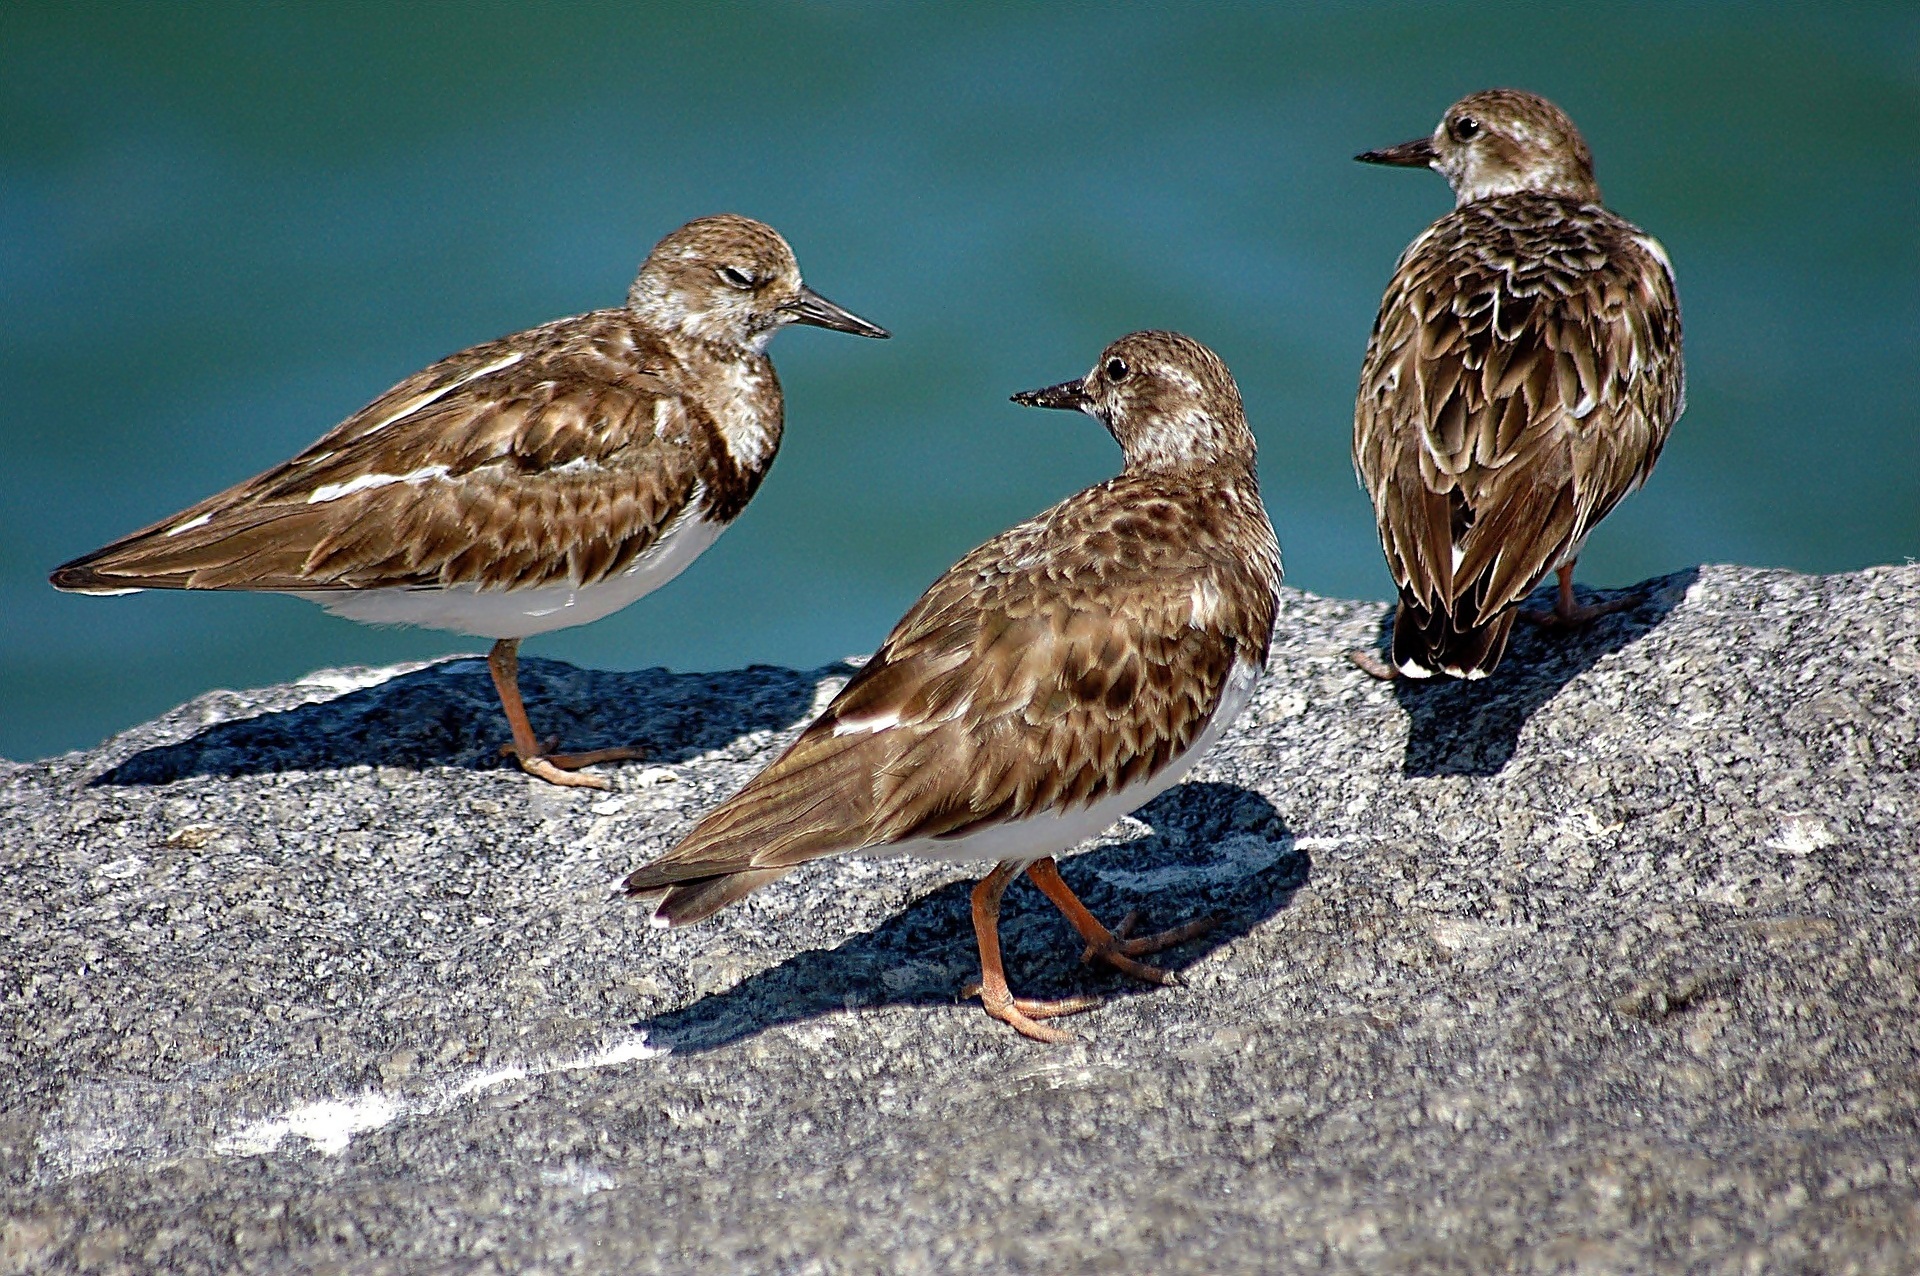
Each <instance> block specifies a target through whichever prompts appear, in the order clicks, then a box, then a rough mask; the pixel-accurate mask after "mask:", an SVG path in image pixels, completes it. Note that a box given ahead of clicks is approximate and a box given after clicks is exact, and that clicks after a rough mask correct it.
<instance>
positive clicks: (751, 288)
mask: <svg viewBox="0 0 1920 1276" xmlns="http://www.w3.org/2000/svg"><path fill="white" fill-rule="evenodd" d="M627 307H628V308H629V309H630V310H632V311H633V312H634V313H635V314H636V315H638V316H639V317H640V318H641V319H642V320H643V321H645V322H646V323H648V324H649V325H651V326H653V327H655V328H658V329H661V330H663V331H667V332H678V333H681V334H683V335H685V336H688V337H693V338H695V339H697V340H700V341H705V342H708V343H710V344H712V345H717V346H721V347H724V348H728V349H742V350H751V351H754V352H755V353H758V352H760V351H762V350H765V349H766V347H767V342H768V341H770V340H772V339H773V334H774V333H776V332H778V331H779V330H780V329H781V328H783V327H785V326H786V325H787V324H790V323H809V324H814V325H816V326H818V327H821V328H834V329H837V330H839V331H841V332H852V333H856V334H858V335H860V336H862V337H884V336H886V335H887V330H886V329H885V328H882V327H880V326H879V325H878V324H873V323H868V322H867V321H866V320H865V319H862V318H861V317H860V316H858V315H856V314H854V313H853V312H852V311H849V310H843V309H842V308H841V307H839V306H836V305H834V304H833V303H832V302H831V301H828V300H827V299H826V298H825V297H822V296H821V295H820V294H819V293H817V292H815V291H814V290H813V289H811V288H809V287H807V285H806V284H805V283H804V282H802V280H801V278H800V263H799V262H798V261H797V260H795V258H794V255H793V249H791V248H789V247H788V246H787V241H786V240H785V239H783V238H781V236H780V232H779V231H777V230H775V229H774V228H773V227H771V226H769V225H767V224H766V223H764V222H757V221H754V220H753V219H752V218H751V217H741V216H738V215H737V214H734V213H722V214H720V215H719V216H717V217H701V218H698V219H697V220H694V221H690V222H688V223H687V224H686V225H684V226H682V227H681V228H680V229H679V230H676V231H674V232H673V233H672V234H671V235H668V236H667V237H666V238H665V239H663V240H661V241H660V242H659V243H657V244H655V245H654V246H653V251H652V252H650V253H648V254H647V259H646V261H644V262H643V263H641V266H640V274H639V277H638V278H636V279H635V280H634V281H633V287H632V288H631V289H629V290H628V292H627Z"/></svg>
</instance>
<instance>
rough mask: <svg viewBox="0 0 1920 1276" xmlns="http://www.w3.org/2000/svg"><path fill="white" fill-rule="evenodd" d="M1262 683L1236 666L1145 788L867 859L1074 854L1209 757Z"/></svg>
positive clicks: (883, 849)
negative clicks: (1180, 748)
mask: <svg viewBox="0 0 1920 1276" xmlns="http://www.w3.org/2000/svg"><path fill="white" fill-rule="evenodd" d="M1259 680H1260V667H1259V666H1258V665H1255V664H1250V663H1246V662H1241V663H1236V664H1235V665H1234V667H1233V671H1232V672H1231V673H1229V674H1228V675H1227V684H1226V686H1225V687H1224V688H1222V690H1221V694H1220V705H1219V707H1218V708H1217V709H1215V710H1214V711H1213V717H1212V718H1210V719H1208V721H1207V725H1206V726H1205V727H1203V728H1202V729H1201V731H1200V735H1199V737H1198V738H1197V739H1195V740H1194V742H1193V744H1192V746H1191V747H1190V748H1188V749H1187V751H1186V752H1185V753H1182V754H1180V755H1179V756H1178V757H1176V758H1174V759H1173V761H1171V762H1169V763H1168V764H1167V765H1166V766H1165V767H1164V768H1163V769H1162V770H1161V771H1160V773H1159V774H1158V775H1155V776H1153V777H1151V778H1149V779H1147V780H1145V781H1143V782H1141V783H1139V784H1135V785H1132V786H1131V787H1129V788H1125V789H1121V790H1120V791H1119V792H1117V793H1111V794H1108V795H1107V796H1106V797H1104V798H1101V799H1100V800H1099V801H1098V802H1095V803H1094V804H1093V805H1092V806H1085V807H1075V808H1072V809H1070V810H1066V811H1048V812H1046V813H1044V814H1041V815H1035V816H1030V817H1029V818H1027V819H1024V820H1018V821H1015V822H1013V823H1010V824H998V825H995V826H993V827H992V828H985V829H981V830H980V831H978V832H976V833H969V834H967V835H966V836H965V837H958V838H950V839H949V838H930V837H929V838H917V839H915V840H914V841H911V842H894V843H892V844H889V845H885V846H870V847H867V848H866V849H865V850H863V851H861V852H860V854H862V855H916V856H919V857H920V858H922V859H933V860H953V861H991V862H994V863H999V862H1001V861H1003V860H1018V861H1021V862H1023V863H1032V862H1033V861H1034V860H1038V859H1045V858H1046V857H1047V856H1049V855H1058V854H1060V853H1061V852H1063V851H1067V850H1071V849H1072V848H1073V847H1075V846H1078V845H1079V844H1080V843H1082V842H1084V841H1086V840H1087V839H1088V838H1090V837H1097V836H1099V835H1100V834H1101V833H1102V832H1104V831H1105V830H1106V829H1107V827H1108V826H1109V825H1111V824H1112V823H1113V822H1114V821H1115V820H1117V819H1119V818H1120V817H1121V816H1123V815H1126V814H1128V813H1129V812H1131V811H1134V810H1137V809H1139V808H1140V807H1143V806H1145V805H1146V804H1147V803H1149V802H1151V801H1153V799H1155V798H1157V797H1159V796H1160V795H1161V794H1162V793H1165V792H1166V791H1167V790H1168V789H1170V788H1172V787H1173V786H1174V785H1176V784H1178V783H1180V781H1182V780H1184V779H1186V777H1187V772H1189V771H1191V770H1193V767H1194V764H1195V763H1196V762H1198V761H1199V760H1200V759H1201V758H1202V757H1204V756H1205V755H1206V752H1207V750H1208V749H1211V748H1212V747H1213V746H1214V743H1215V742H1216V741H1217V740H1219V739H1220V735H1221V733H1222V732H1224V731H1225V730H1226V729H1227V727H1228V726H1230V725H1231V724H1232V723H1233V720H1234V719H1235V718H1237V717H1239V716H1240V712H1241V710H1243V709H1245V708H1246V707H1247V701H1249V700H1250V699H1252V698H1253V687H1254V684H1255V683H1256V682H1258V681H1259Z"/></svg>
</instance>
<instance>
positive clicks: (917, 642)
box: [626, 332, 1280, 1041]
mask: <svg viewBox="0 0 1920 1276" xmlns="http://www.w3.org/2000/svg"><path fill="white" fill-rule="evenodd" d="M1013 397H1014V401H1015V402H1017V403H1022V404H1027V405H1031V406H1034V407H1045V408H1077V409H1079V410H1080V411H1082V412H1086V413H1088V414H1090V415H1092V416H1094V417H1097V418H1098V419H1099V420H1100V421H1101V422H1102V423H1103V424H1104V425H1105V426H1106V427H1107V429H1108V431H1110V432H1111V433H1112V434H1113V436H1114V438H1115V439H1116V440H1117V441H1118V442H1119V444H1120V448H1121V451H1122V452H1123V453H1124V454H1125V458H1126V463H1125V468H1124V469H1123V470H1122V471H1121V473H1120V475H1119V476H1118V477H1117V478H1113V479H1109V480H1108V481H1106V482H1104V483H1100V484H1097V485H1096V486H1093V487H1090V488H1088V489H1087V490H1085V491H1084V492H1081V493H1079V494H1078V495H1076V496H1072V497H1069V498H1068V499H1067V500H1064V501H1062V502H1060V503H1059V504H1058V505H1055V506H1054V507H1053V508H1051V509H1049V510H1047V511H1046V512H1045V513H1043V514H1040V515H1039V516H1038V517H1036V518H1033V519H1030V520H1028V521H1027V522H1024V523H1021V524H1020V525H1019V526H1017V527H1014V528H1012V529H1010V530H1008V531H1006V532H1003V533H1001V534H1000V535H999V536H996V537H995V538H994V539H992V540H990V541H988V542H987V543H986V544H985V545H982V546H981V547H980V548H978V549H976V550H974V551H973V552H972V553H970V554H968V555H967V556H966V557H965V558H963V559H961V560H960V561H959V562H958V563H956V564H955V565H954V566H953V568H952V569H951V570H949V571H948V572H947V574H946V575H944V576H942V577H941V578H940V579H939V580H938V581H936V582H934V585H933V587H932V588H931V589H929V590H927V592H926V593H925V594H923V595H922V596H921V598H920V601H919V602H917V603H915V604H914V605H913V607H912V609H911V610H909V611H908V612H907V614H906V616H904V617H903V618H902V619H901V621H900V623H899V624H897V625H895V626H894V628H893V632H892V633H890V634H888V635H887V638H886V641H885V642H884V643H882V644H881V646H880V650H879V651H878V652H876V653H875V654H874V656H873V658H872V659H871V660H869V661H868V662H867V663H866V665H865V666H863V667H862V668H861V670H860V672H859V673H858V674H856V675H855V676H854V677H853V679H852V680H851V681H849V682H848V683H847V685H846V687H845V688H843V689H842V690H841V692H840V694H839V695H837V696H835V697H834V698H833V701H832V703H831V704H829V705H828V706H827V708H826V710H825V712H823V713H822V714H821V715H820V716H819V717H818V718H817V719H815V720H814V721H813V722H812V723H811V724H810V725H808V727H807V728H806V730H805V731H804V732H802V733H801V735H800V738H799V739H797V740H795V741H794V743H793V744H792V745H791V746H790V747H789V748H788V749H787V750H786V751H785V752H784V753H782V754H781V755H780V756H779V757H778V758H776V759H774V761H773V762H772V763H771V764H770V765H769V766H768V767H767V768H766V769H765V770H764V771H762V772H761V773H760V774H759V775H757V776H755V777H754V778H753V779H752V780H750V781H748V783H747V785H746V787H745V788H743V789H741V790H740V792H739V793H737V794H736V795H734V797H732V798H731V799H729V800H728V801H727V802H725V803H724V804H722V805H721V806H719V807H718V808H716V809H715V810H713V811H711V812H709V813H708V814H707V816H706V817H705V818H703V819H702V820H701V821H700V822H699V823H698V824H697V825H696V826H695V827H694V829H693V831H692V832H690V833H688V834H687V836H686V837H685V838H684V839H683V840H682V841H681V842H680V844H679V845H677V846H675V847H674V848H673V849H672V850H670V851H668V852H667V853H666V854H665V855H664V856H662V857H661V858H660V859H658V860H656V861H655V862H654V863H652V864H649V865H647V866H646V867H645V868H642V869H640V870H639V871H637V872H635V873H634V874H633V875H632V876H630V877H628V878H627V880H626V889H627V891H628V893H629V894H632V895H637V896H642V897H646V898H648V899H649V900H650V901H651V903H652V904H653V907H654V921H655V923H656V924H659V925H682V924H685V923H688V922H695V921H699V920H700V919H702V918H704V917H707V916H709V915H711V914H712V913H713V912H715V911H716V910H717V909H719V908H721V907H722V906H724V905H726V904H728V903H730V902H732V901H733V900H736V899H739V898H740V897H741V896H743V895H745V894H746V893H747V892H749V891H751V890H753V889H754V888H755V887H758V886H762V885H764V884H766V883H767V882H770V881H772V880H773V879H774V878H776V877H779V876H781V875H782V874H784V873H786V872H788V871H789V870H791V869H793V868H795V867H797V866H799V865H801V864H804V863H806V862H807V861H809V860H814V859H820V858H822V857H824V856H830V855H840V854H845V853H848V852H855V851H862V852H871V853H893V854H903V855H918V856H923V857H927V858H931V859H939V860H956V861H959V860H971V861H991V862H995V864H996V867H995V868H994V869H993V871H992V872H991V873H989V874H988V875H987V877H986V878H985V879H984V880H983V881H981V882H980V883H979V885H978V886H976V887H975V888H974V891H973V926H974V934H975V938H976V939H977V941H978V943H979V946H980V970H981V976H980V983H979V985H978V990H979V992H980V996H981V1000H982V1002H983V1003H984V1005H985V1007H986V1010H987V1013H988V1014H990V1015H992V1016H993V1017H994V1018H996V1019H1000V1020H1002V1021H1004V1022H1006V1023H1008V1024H1011V1025H1012V1026H1013V1027H1015V1028H1016V1029H1018V1030H1019V1031H1020V1032H1022V1033H1024V1034H1026V1035H1027V1036H1029V1037H1033V1038H1035V1039H1037V1040H1041V1041H1059V1040H1064V1039H1066V1037H1067V1034H1066V1033H1063V1032H1061V1031H1059V1030H1057V1029H1055V1028H1052V1027H1049V1026H1047V1025H1045V1024H1042V1023H1039V1022H1037V1021H1038V1020H1041V1019H1044V1018H1048V1017H1050V1016H1053V1015H1060V1014H1068V1013H1072V1012H1074V1011H1079V1010H1085V1009H1088V1008H1089V1007H1091V1006H1092V1005H1093V1004H1094V1003H1093V1002H1092V1001H1091V1000H1090V999H1087V998H1069V999H1065V1000H1061V1001H1030V1000H1026V999H1023V998H1016V997H1014V996H1013V995H1012V994H1011V993H1010V992H1009V991H1008V988H1007V981H1006V975H1005V973H1004V971H1003V969H1002V967H1001V962H1000V938H999V915H1000V898H1001V896H1002V894H1003V893H1004V892H1005V891H1006V888H1007V885H1008V884H1009V883H1010V882H1011V881H1012V879H1013V878H1014V877H1015V876H1016V875H1018V874H1019V873H1020V872H1021V871H1022V870H1025V871H1026V873H1027V874H1028V876H1029V877H1031V878H1032V879H1033V881H1034V884H1035V885H1037V886H1038V887H1039V888H1040V890H1041V891H1042V892H1043V893H1044V894H1045V895H1046V896H1047V898H1048V899H1050V900H1052V901H1053V903H1054V904H1055V905H1056V906H1057V907H1058V908H1059V909H1060V910H1061V911H1062V912H1063V913H1065V914H1066V916H1067V918H1068V920H1069V921H1070V922H1072V924H1073V926H1074V928H1075V929H1076V930H1078V931H1079V933H1080V934H1081V936H1082V937H1083V938H1085V939H1086V941H1087V944H1088V955H1089V956H1090V957H1093V956H1097V957H1100V958H1101V959H1103V960H1105V961H1106V962H1107V963H1109V964H1110V965H1112V966H1114V967H1116V968H1117V969H1119V970H1121V971H1123V972H1125V973H1127V974H1130V975H1133V976H1135V977H1138V978H1142V979H1146V980H1149V981H1154V982H1166V980H1167V978H1168V976H1167V975H1166V974H1165V972H1163V971H1161V970H1158V969H1156V968H1154V967H1152V966H1148V965H1145V964H1142V963H1140V962H1138V961H1135V960H1134V958H1135V957H1137V956H1139V955H1140V954H1143V953H1148V952H1153V951H1156V950H1158V949H1160V948H1164V947H1167V946H1169V945H1171V944H1175V943H1179V942H1181V941H1183V940H1185V939H1189V938H1191V937H1192V936H1194V935H1196V934H1199V933H1201V932H1202V931H1204V930H1205V929H1207V927H1208V926H1209V925H1210V924H1211V922H1210V921H1201V922H1198V923H1194V924H1190V925H1188V926H1183V927H1180V928H1178V929H1176V930H1171V931H1166V932H1163V933H1162V934H1159V935H1153V936H1147V937H1143V938H1139V939H1129V938H1127V933H1128V932H1129V931H1130V929H1131V925H1130V923H1123V925H1122V926H1121V928H1120V930H1119V933H1117V934H1116V933H1114V932H1111V931H1109V930H1107V928H1106V927H1104V926H1102V925H1101V924H1100V923H1099V922H1098V921H1096V920H1095V919H1094V917H1093V915H1092V914H1091V913H1089V912H1088V911H1087V909H1086V907H1085V906H1084V905H1082V904H1081V903H1080V901H1079V900H1078V899H1077V898H1075V896H1074V894H1073V892H1072V891H1071V890H1069V889H1068V887H1067V885H1066V883H1065V882H1064V881H1063V880H1062V879H1061V877H1060V872H1059V869H1058V867H1057V866H1056V864H1055V862H1054V856H1055V855H1057V854H1059V853H1060V852H1062V851H1065V850H1067V849H1069V848H1070V847H1073V846H1075V845H1076V844H1078V843H1080V842H1082V841H1084V840H1086V839H1087V838H1090V837H1093V836H1094V835H1096V834H1098V833H1099V832H1100V831H1101V830H1103V829H1105V828H1106V827H1107V826H1108V825H1110V824H1112V823H1113V822H1114V821H1115V820H1117V819H1119V818H1120V817H1121V816H1122V815H1125V814H1126V813H1127V812H1129V811H1132V810H1134V809H1135V808H1136V807H1139V806H1141V805H1142V804H1143V803H1146V802H1148V801H1150V800H1151V799H1152V798H1153V797H1155V796H1156V795H1157V794H1159V793H1161V792H1164V791H1165V790H1166V789H1168V788H1170V787H1172V786H1173V785H1174V784H1176V783H1178V782H1179V781H1180V779H1181V777H1183V776H1184V775H1186V773H1187V772H1188V770H1189V769H1191V768H1192V766H1193V764H1194V763H1195V762H1196V761H1198V760H1199V758H1200V757H1201V755H1202V754H1204V753H1205V752H1206V751H1207V749H1208V748H1209V747H1211V746H1212V744H1213V743H1214V741H1215V740H1217V739H1218V738H1219V737H1220V733H1221V732H1222V731H1223V730H1225V728H1226V727H1227V725H1228V724H1229V723H1230V722H1232V721H1233V719H1234V718H1235V717H1236V716H1237V715H1238V714H1239V713H1240V711H1241V710H1242V709H1243V708H1245V707H1246V704H1247V700H1248V698H1249V697H1250V696H1251V695H1252V692H1253V686H1254V682H1255V680H1256V679H1257V678H1258V677H1259V674H1260V672H1261V670H1262V669H1264V668H1265V667H1266V659H1267V648H1268V644H1269V643H1270V642H1271V640H1272V637H1273V623H1274V613H1275V608H1276V605H1277V591H1278V588H1279V584H1280V548H1279V545H1278V544H1277V542H1276V541H1275V540H1274V535H1273V528H1272V526H1271V525H1270V524H1269V523H1268V522H1267V515H1266V510H1265V509H1264V507H1262V505H1261V503H1260V490H1259V486H1258V483H1257V482H1256V480H1255V477H1254V440H1253V434H1252V432H1251V431H1250V430H1249V429H1248V428H1247V423H1246V416H1245V414H1244V413H1243V411H1242V409H1241V405H1240V392H1239V390H1238V389H1237V388H1236V387H1235V386H1234V383H1233V377H1232V376H1231V374H1229V373H1228V371H1227V367H1226V365H1225V364H1224V363H1222V362H1221V361H1220V359H1219V358H1218V357H1217V356H1216V355H1214V353H1213V352H1212V351H1210V350H1208V349H1207V348H1206V347H1205V346H1203V345H1201V344H1200V343H1198V342H1196V341H1194V340H1192V339H1191V338H1189V337H1184V336H1180V335H1178V334H1175V333H1169V332H1137V333H1134V334H1133V335H1131V336H1127V337H1122V338H1121V339H1120V340H1118V341H1116V342H1114V343H1113V344H1112V345H1111V346H1108V347H1107V349H1106V351H1105V352H1104V353H1103V354H1101V356H1100V360H1099V362H1098V363H1096V364H1095V365H1094V367H1093V370H1092V371H1091V372H1089V373H1087V375H1086V376H1085V377H1083V378H1081V379H1079V380H1075V381H1068V382H1064V383H1062V384H1060V385H1055V386H1049V387H1047V388H1045V389H1041V390H1029V391H1026V392H1024V393H1022V394H1016V395H1015V396H1013Z"/></svg>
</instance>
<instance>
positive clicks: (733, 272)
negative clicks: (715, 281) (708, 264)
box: [720, 266, 754, 290]
mask: <svg viewBox="0 0 1920 1276" xmlns="http://www.w3.org/2000/svg"><path fill="white" fill-rule="evenodd" d="M720 278H722V279H724V280H726V281H727V283H728V285H729V286H731V287H734V288H739V289H742V290H744V289H749V288H752V287H753V283H754V279H753V276H752V275H750V274H748V273H747V272H746V271H744V270H742V269H740V267H738V266H722V267H720Z"/></svg>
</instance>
